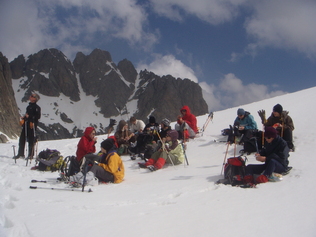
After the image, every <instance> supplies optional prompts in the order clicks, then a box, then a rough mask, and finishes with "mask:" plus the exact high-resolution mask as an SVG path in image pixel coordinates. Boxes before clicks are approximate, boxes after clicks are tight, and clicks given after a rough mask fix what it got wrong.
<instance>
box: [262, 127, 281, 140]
mask: <svg viewBox="0 0 316 237" xmlns="http://www.w3.org/2000/svg"><path fill="white" fill-rule="evenodd" d="M277 135H278V133H277V130H276V129H275V128H273V127H266V128H265V129H264V138H265V139H266V141H267V143H271V142H272V141H273V139H274V138H276V137H277Z"/></svg>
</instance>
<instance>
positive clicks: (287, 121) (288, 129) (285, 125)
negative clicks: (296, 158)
mask: <svg viewBox="0 0 316 237" xmlns="http://www.w3.org/2000/svg"><path fill="white" fill-rule="evenodd" d="M288 114H289V112H288V111H285V110H283V107H282V105H280V104H277V105H275V106H274V107H273V111H272V114H271V116H270V117H269V118H268V120H267V121H266V122H265V123H264V126H267V127H269V126H271V127H274V128H276V130H277V131H278V133H279V135H280V136H281V137H282V138H283V139H284V140H285V141H286V142H287V144H288V146H289V148H290V149H291V151H294V150H295V148H294V144H293V130H294V123H293V120H292V118H291V117H290V116H289V115H288Z"/></svg>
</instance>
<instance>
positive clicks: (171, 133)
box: [166, 130, 179, 141]
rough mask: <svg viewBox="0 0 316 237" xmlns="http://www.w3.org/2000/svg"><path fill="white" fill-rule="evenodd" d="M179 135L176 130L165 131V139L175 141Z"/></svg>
mask: <svg viewBox="0 0 316 237" xmlns="http://www.w3.org/2000/svg"><path fill="white" fill-rule="evenodd" d="M178 137H179V134H178V132H177V131H176V130H169V131H168V132H167V136H166V140H167V141H175V140H177V139H178Z"/></svg>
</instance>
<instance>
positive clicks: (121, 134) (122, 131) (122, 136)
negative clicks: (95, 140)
mask: <svg viewBox="0 0 316 237" xmlns="http://www.w3.org/2000/svg"><path fill="white" fill-rule="evenodd" d="M114 137H115V141H116V142H117V146H118V150H117V154H118V155H120V156H121V155H124V154H127V153H128V148H129V146H130V143H134V142H135V141H136V140H135V135H134V133H132V132H131V131H129V130H128V124H127V123H126V121H125V120H121V121H119V124H118V125H117V128H116V132H115V134H114Z"/></svg>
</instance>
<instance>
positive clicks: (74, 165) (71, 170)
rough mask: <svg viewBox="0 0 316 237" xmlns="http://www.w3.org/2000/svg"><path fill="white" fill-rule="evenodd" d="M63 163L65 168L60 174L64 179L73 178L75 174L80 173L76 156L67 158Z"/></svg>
mask: <svg viewBox="0 0 316 237" xmlns="http://www.w3.org/2000/svg"><path fill="white" fill-rule="evenodd" d="M64 162H65V167H64V169H63V170H62V172H63V173H64V175H65V176H66V177H70V176H73V175H75V174H77V173H78V172H80V163H79V161H78V160H77V157H76V156H67V157H66V158H65V159H64Z"/></svg>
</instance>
